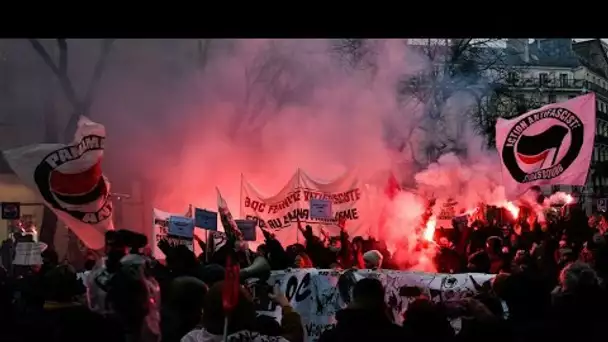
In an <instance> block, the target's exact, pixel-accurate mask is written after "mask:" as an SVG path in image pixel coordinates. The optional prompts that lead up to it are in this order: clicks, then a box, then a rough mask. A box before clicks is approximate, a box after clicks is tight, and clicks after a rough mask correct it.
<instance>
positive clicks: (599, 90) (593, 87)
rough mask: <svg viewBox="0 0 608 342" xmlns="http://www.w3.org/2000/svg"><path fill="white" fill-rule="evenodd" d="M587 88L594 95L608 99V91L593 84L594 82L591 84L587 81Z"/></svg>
mask: <svg viewBox="0 0 608 342" xmlns="http://www.w3.org/2000/svg"><path fill="white" fill-rule="evenodd" d="M585 87H586V88H587V90H589V91H592V92H594V93H597V94H600V95H603V96H605V97H608V90H606V89H604V88H602V87H600V86H599V85H597V84H595V83H593V82H589V81H587V83H586V85H585Z"/></svg>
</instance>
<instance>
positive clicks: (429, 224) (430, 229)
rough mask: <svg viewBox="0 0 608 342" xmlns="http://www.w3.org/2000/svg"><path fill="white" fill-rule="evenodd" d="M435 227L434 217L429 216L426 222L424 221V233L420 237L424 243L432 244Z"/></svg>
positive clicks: (435, 219)
mask: <svg viewBox="0 0 608 342" xmlns="http://www.w3.org/2000/svg"><path fill="white" fill-rule="evenodd" d="M436 226H437V218H436V217H435V216H431V217H430V218H429V220H428V221H426V227H425V228H424V233H423V234H422V237H423V238H424V239H425V240H426V241H430V242H433V241H434V237H435V227H436Z"/></svg>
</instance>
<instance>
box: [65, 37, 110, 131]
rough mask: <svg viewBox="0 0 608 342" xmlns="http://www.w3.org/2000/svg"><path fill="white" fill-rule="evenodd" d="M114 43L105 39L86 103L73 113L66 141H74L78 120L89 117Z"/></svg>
mask: <svg viewBox="0 0 608 342" xmlns="http://www.w3.org/2000/svg"><path fill="white" fill-rule="evenodd" d="M113 43H114V39H104V40H103V42H102V43H101V52H100V53H99V58H98V59H97V63H95V69H94V71H93V76H92V78H91V82H90V83H89V86H88V88H87V92H86V94H85V97H84V101H83V102H82V103H81V105H80V106H79V108H75V110H74V111H73V112H72V115H70V119H69V120H68V124H67V125H66V127H65V130H64V132H63V135H64V138H65V139H72V136H73V134H74V131H75V130H76V126H77V125H78V120H79V119H80V116H81V115H84V116H89V110H90V109H91V106H92V105H93V98H94V94H95V90H97V86H98V85H99V82H100V81H101V76H102V75H103V71H104V70H105V67H106V62H107V59H108V54H109V53H110V51H111V49H112V44H113Z"/></svg>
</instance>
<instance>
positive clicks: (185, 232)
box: [168, 216, 194, 239]
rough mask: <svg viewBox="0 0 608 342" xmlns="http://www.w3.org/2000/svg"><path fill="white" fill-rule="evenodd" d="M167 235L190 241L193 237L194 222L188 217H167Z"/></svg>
mask: <svg viewBox="0 0 608 342" xmlns="http://www.w3.org/2000/svg"><path fill="white" fill-rule="evenodd" d="M168 228H169V229H168V235H173V236H178V237H184V238H189V239H192V238H193V235H194V220H193V219H191V218H189V217H183V216H171V217H169V227H168Z"/></svg>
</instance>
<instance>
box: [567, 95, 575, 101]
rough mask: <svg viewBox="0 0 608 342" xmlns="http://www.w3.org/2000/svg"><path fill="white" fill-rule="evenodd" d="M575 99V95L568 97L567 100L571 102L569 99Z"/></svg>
mask: <svg viewBox="0 0 608 342" xmlns="http://www.w3.org/2000/svg"><path fill="white" fill-rule="evenodd" d="M575 97H576V95H568V100H571V99H573V98H575Z"/></svg>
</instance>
